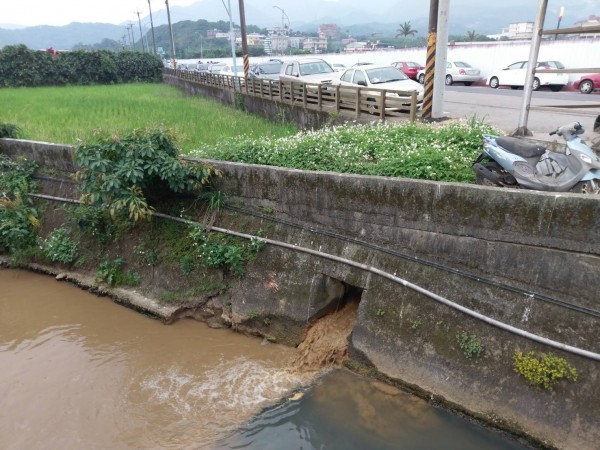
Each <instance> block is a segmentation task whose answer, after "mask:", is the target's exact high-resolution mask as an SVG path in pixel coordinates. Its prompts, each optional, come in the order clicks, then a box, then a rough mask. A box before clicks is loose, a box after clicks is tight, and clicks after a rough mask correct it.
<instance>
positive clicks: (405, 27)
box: [396, 20, 418, 37]
mask: <svg viewBox="0 0 600 450" xmlns="http://www.w3.org/2000/svg"><path fill="white" fill-rule="evenodd" d="M396 33H397V34H396V37H399V36H402V37H408V36H414V35H415V34H417V33H418V31H417V30H413V29H412V27H411V26H410V20H409V21H408V22H404V23H402V24H400V28H398V29H397V30H396Z"/></svg>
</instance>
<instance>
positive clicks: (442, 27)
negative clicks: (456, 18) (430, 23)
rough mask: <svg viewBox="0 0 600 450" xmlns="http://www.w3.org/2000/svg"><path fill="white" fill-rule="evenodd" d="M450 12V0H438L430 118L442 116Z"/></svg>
mask: <svg viewBox="0 0 600 450" xmlns="http://www.w3.org/2000/svg"><path fill="white" fill-rule="evenodd" d="M449 12H450V0H439V6H438V23H437V43H436V66H437V70H436V71H435V73H434V75H433V103H432V112H431V118H432V119H440V118H442V117H443V116H444V91H445V87H446V62H447V61H448V14H449Z"/></svg>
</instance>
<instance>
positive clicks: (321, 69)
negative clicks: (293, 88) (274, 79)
mask: <svg viewBox="0 0 600 450" xmlns="http://www.w3.org/2000/svg"><path fill="white" fill-rule="evenodd" d="M279 79H280V80H281V81H304V82H305V83H316V84H319V83H323V84H331V83H332V82H334V81H337V80H338V79H339V73H336V72H335V71H334V70H333V68H332V67H331V66H330V65H329V64H328V63H327V62H326V61H324V60H322V59H319V58H306V59H298V60H294V61H287V62H285V63H283V66H281V72H280V73H279Z"/></svg>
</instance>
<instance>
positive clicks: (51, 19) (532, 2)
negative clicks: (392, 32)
mask: <svg viewBox="0 0 600 450" xmlns="http://www.w3.org/2000/svg"><path fill="white" fill-rule="evenodd" d="M150 1H151V5H152V12H153V13H154V12H155V11H158V10H160V9H165V1H164V0H150ZM198 1H199V0H169V6H171V7H173V6H186V5H189V4H192V3H195V2H198ZM224 1H225V2H227V0H224ZM230 1H231V5H232V9H233V10H234V11H237V7H238V0H230ZM297 1H298V2H302V1H303V0H297ZM322 1H323V2H338V1H340V0H322ZM344 1H345V2H346V4H351V5H352V6H354V7H364V5H365V4H361V3H360V2H359V0H356V3H355V2H354V1H352V2H348V1H347V0H341V1H340V5H341V4H342V3H344ZM402 1H406V2H409V1H410V2H413V3H411V5H412V8H413V9H414V7H415V6H417V5H418V4H421V3H422V7H423V10H424V11H425V12H426V11H428V9H429V0H402ZM415 1H416V2H417V4H415V3H414V2H415ZM277 2H278V0H253V1H252V3H253V4H255V5H257V6H258V5H261V4H263V3H264V5H265V7H268V8H269V9H271V7H272V5H274V4H277ZM280 3H281V4H282V5H283V4H284V3H285V1H283V0H282V1H281V2H280ZM398 3H401V2H400V1H399V0H389V4H390V5H393V4H398ZM366 4H367V5H368V2H367V3H366ZM385 4H387V3H385ZM485 4H486V2H485V1H484V0H450V5H451V9H452V8H453V7H454V8H456V7H463V8H471V9H472V8H473V6H474V5H477V6H476V7H480V5H485ZM537 4H538V1H537V0H500V5H501V6H502V8H506V9H523V10H528V11H531V14H530V15H532V16H533V15H534V14H535V10H536V6H537ZM564 4H566V5H567V11H568V14H567V15H568V16H569V17H565V21H566V22H568V23H572V22H573V21H574V20H576V19H577V18H582V17H581V16H582V15H583V14H584V13H591V12H594V13H595V11H596V8H597V9H598V13H600V0H549V3H548V15H549V16H554V15H555V13H556V11H558V9H559V6H560V5H564ZM576 5H577V7H578V8H577V7H576ZM577 9H579V11H577ZM138 10H139V11H140V13H141V14H142V17H144V16H146V15H148V0H94V1H92V0H1V1H0V24H13V25H22V26H35V25H55V26H61V25H67V24H69V23H71V22H101V23H113V24H120V23H123V22H127V21H135V20H136V19H137V16H136V15H135V12H136V11H138ZM313 13H316V14H318V13H319V11H314V12H313ZM584 18H585V16H584ZM567 19H568V20H567ZM529 20H533V17H531V19H529Z"/></svg>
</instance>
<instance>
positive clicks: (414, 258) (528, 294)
mask: <svg viewBox="0 0 600 450" xmlns="http://www.w3.org/2000/svg"><path fill="white" fill-rule="evenodd" d="M225 208H226V209H229V210H232V211H237V212H240V213H242V214H247V215H251V216H254V217H258V218H261V219H265V220H269V221H273V222H278V223H281V224H283V225H287V226H290V227H293V228H298V229H300V230H305V231H310V232H313V233H317V234H321V235H323V236H328V237H332V238H335V239H339V240H342V241H346V242H350V243H352V244H356V245H360V246H362V247H366V248H370V249H372V250H376V251H379V252H382V253H386V254H388V255H392V256H396V257H399V258H402V259H405V260H407V261H411V262H415V263H417V264H422V265H424V266H427V267H432V268H434V269H438V270H443V271H445V272H449V273H452V274H454V275H458V276H461V277H463V278H467V279H470V280H473V281H477V282H479V283H483V284H487V285H489V286H493V287H496V288H500V289H503V290H506V291H508V292H512V293H514V294H519V295H523V296H526V297H528V298H532V299H534V300H540V301H542V302H545V303H550V304H553V305H558V306H561V307H563V308H566V309H570V310H573V311H577V312H580V313H582V314H586V315H590V316H594V317H598V318H600V311H597V310H595V309H590V308H586V307H585V306H580V305H575V304H573V303H569V302H565V301H564V300H559V299H556V298H553V297H549V296H547V295H543V294H537V293H535V292H531V291H526V290H525V289H521V288H518V287H514V286H510V285H508V284H505V283H501V282H498V281H494V280H491V279H489V278H485V277H481V276H478V275H474V274H472V273H469V272H465V271H463V270H459V269H455V268H453V267H450V266H447V265H444V264H440V263H436V262H433V261H429V260H426V259H423V258H419V257H418V256H412V255H407V254H406V253H402V252H400V251H398V250H393V249H390V248H387V247H381V246H379V245H376V244H372V243H370V242H366V241H362V240H360V239H356V238H352V237H349V236H344V235H342V234H339V233H335V232H333V231H328V230H323V229H319V228H316V227H312V226H307V225H301V224H299V223H296V222H292V221H290V220H286V219H280V218H276V217H273V216H270V215H267V214H262V213H259V212H257V211H253V210H250V209H246V208H241V207H236V206H229V205H225Z"/></svg>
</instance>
